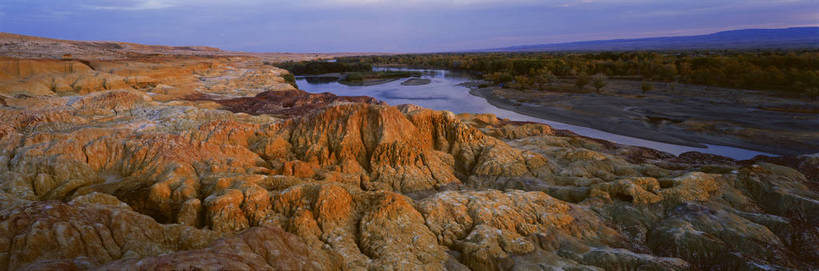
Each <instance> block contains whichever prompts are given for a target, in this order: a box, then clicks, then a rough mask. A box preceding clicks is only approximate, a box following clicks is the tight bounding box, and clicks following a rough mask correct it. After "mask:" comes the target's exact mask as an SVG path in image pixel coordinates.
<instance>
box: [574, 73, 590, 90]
mask: <svg viewBox="0 0 819 271" xmlns="http://www.w3.org/2000/svg"><path fill="white" fill-rule="evenodd" d="M589 82H591V77H590V76H589V75H588V74H586V73H585V72H581V73H580V74H578V75H577V80H575V81H574V86H576V87H577V89H581V90H582V89H583V88H584V87H586V85H588V84H589Z"/></svg>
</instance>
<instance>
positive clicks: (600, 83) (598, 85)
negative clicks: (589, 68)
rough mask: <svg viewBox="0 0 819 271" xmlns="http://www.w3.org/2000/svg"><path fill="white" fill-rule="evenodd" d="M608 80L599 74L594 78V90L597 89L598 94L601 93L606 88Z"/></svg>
mask: <svg viewBox="0 0 819 271" xmlns="http://www.w3.org/2000/svg"><path fill="white" fill-rule="evenodd" d="M608 79H609V78H608V77H607V76H606V75H605V74H602V73H598V74H595V75H594V76H592V85H593V86H594V89H596V90H597V92H598V93H599V92H600V89H602V88H603V87H605V86H606V80H608Z"/></svg>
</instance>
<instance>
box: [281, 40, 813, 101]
mask: <svg viewBox="0 0 819 271" xmlns="http://www.w3.org/2000/svg"><path fill="white" fill-rule="evenodd" d="M337 63H338V64H336V65H338V66H340V67H348V68H349V67H361V68H364V67H366V66H367V65H402V66H411V67H418V68H446V69H452V70H465V71H471V72H475V73H478V74H481V75H483V76H484V78H485V79H487V80H489V81H493V82H495V83H504V84H508V85H510V86H514V87H519V88H538V86H539V85H541V84H545V83H549V82H550V81H552V80H556V79H557V78H564V79H565V78H578V80H585V81H591V82H593V81H594V80H596V79H593V78H613V79H632V80H647V81H660V82H680V83H688V84H699V85H707V86H718V87H727V88H740V89H755V90H772V91H776V92H777V93H778V94H781V95H785V96H807V97H816V96H819V51H816V50H809V51H685V52H600V53H450V54H418V55H388V56H367V57H347V58H341V59H339V60H338V62H337ZM306 65H307V66H309V64H306ZM296 67H297V68H300V66H296ZM291 71H293V72H296V73H297V74H298V72H300V70H291ZM595 76H596V77H595ZM579 83H585V82H579Z"/></svg>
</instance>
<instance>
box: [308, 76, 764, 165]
mask: <svg viewBox="0 0 819 271" xmlns="http://www.w3.org/2000/svg"><path fill="white" fill-rule="evenodd" d="M374 70H376V71H384V70H401V71H420V72H423V76H422V78H424V79H429V80H431V82H430V83H429V84H427V85H421V86H404V85H401V83H402V82H404V81H405V80H406V79H401V80H396V81H392V82H389V83H384V84H379V85H374V86H347V85H344V84H341V83H338V82H335V81H329V82H328V81H326V80H316V79H310V80H309V81H308V78H305V77H297V78H296V83H297V84H298V86H299V88H300V89H302V90H304V91H307V92H311V93H321V92H330V93H333V94H336V95H344V96H370V97H374V98H376V99H379V100H381V101H384V102H386V103H388V104H390V105H399V104H416V105H420V106H423V107H426V108H430V109H435V110H447V111H451V112H454V113H492V114H495V115H497V116H498V117H500V118H508V119H511V120H515V121H531V122H539V123H544V124H548V125H550V126H552V127H554V128H555V129H565V130H570V131H572V132H575V133H577V134H579V135H583V136H587V137H593V138H600V139H604V140H608V141H611V142H616V143H620V144H626V145H633V146H642V147H648V148H652V149H656V150H660V151H664V152H668V153H672V154H675V155H679V154H681V153H684V152H689V151H698V152H702V153H711V154H717V155H722V156H726V157H731V158H734V159H740V160H742V159H750V158H752V157H754V156H756V155H760V154H763V155H771V154H766V153H762V152H757V151H752V150H746V149H741V148H734V147H728V146H719V145H708V144H706V146H708V147H707V148H697V147H690V146H682V145H675V144H668V143H663V142H657V141H652V140H646V139H641V138H635V137H630V136H624V135H618V134H612V133H609V132H605V131H601V130H597V129H592V128H588V127H581V126H576V125H571V124H566V123H561V122H556V121H550V120H545V119H540V118H535V117H530V116H526V115H522V114H518V113H515V112H512V111H509V110H504V109H500V108H497V107H495V106H493V105H491V104H489V103H488V102H487V101H486V99H484V98H481V97H477V96H473V95H472V94H469V88H467V87H464V86H462V85H461V84H463V83H466V82H469V81H472V80H474V79H473V78H472V77H470V76H469V75H468V74H464V73H459V72H454V71H447V70H420V69H408V68H383V67H377V68H374Z"/></svg>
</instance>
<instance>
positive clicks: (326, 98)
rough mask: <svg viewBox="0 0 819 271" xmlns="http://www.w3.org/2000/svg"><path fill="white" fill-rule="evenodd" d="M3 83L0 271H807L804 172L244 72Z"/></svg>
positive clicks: (791, 163) (50, 69)
mask: <svg viewBox="0 0 819 271" xmlns="http://www.w3.org/2000/svg"><path fill="white" fill-rule="evenodd" d="M3 61H10V62H3V63H5V64H3V65H6V66H2V65H0V69H3V71H7V70H8V69H12V68H9V67H13V65H15V64H13V62H14V61H15V60H14V59H12V60H3ZM9 63H12V64H9ZM21 63H25V64H21V65H22V66H21V67H28V68H26V69H22V70H24V71H25V72H22V70H21V72H20V73H19V74H16V75H7V74H8V73H5V72H4V73H3V74H4V76H5V77H3V78H0V80H2V86H0V119H2V120H3V121H2V122H0V191H1V193H0V269H7V270H16V269H36V270H56V269H78V270H85V269H102V270H120V269H134V270H158V269H159V270H177V269H225V270H234V269H274V270H279V269H283V270H338V269H345V270H363V269H372V270H396V269H397V270H419V269H420V270H469V269H473V270H532V269H535V270H553V269H554V270H558V269H574V270H637V269H640V270H697V269H740V270H752V269H764V268H773V269H796V270H799V269H802V270H804V269H812V268H819V266H817V262H819V253H817V251H819V246H818V245H817V244H819V229H817V225H819V221H817V217H819V213H818V212H819V195H817V187H819V186H817V180H816V179H815V178H816V173H815V172H816V171H815V168H814V167H812V166H811V165H815V164H816V159H815V155H814V156H802V157H793V158H788V159H785V158H782V159H767V160H765V159H761V158H760V159H758V160H757V161H733V160H730V159H727V158H719V159H717V158H715V157H711V158H709V159H700V158H697V157H699V156H696V155H693V154H689V155H686V156H685V157H674V156H673V155H670V154H665V153H661V152H657V151H654V150H649V149H644V148H635V147H628V146H621V145H617V144H613V143H609V142H605V141H601V140H595V139H589V138H584V137H580V136H576V135H574V134H572V133H570V132H567V131H559V130H553V129H552V128H551V127H548V126H546V125H540V124H533V123H518V122H511V121H508V120H503V119H498V118H496V117H495V116H493V115H486V114H481V115H470V114H461V115H455V114H452V113H449V112H443V111H433V110H429V109H424V108H420V107H417V106H413V105H401V106H392V105H387V104H383V103H381V102H379V101H376V100H374V99H372V98H368V97H338V96H335V95H332V94H308V93H305V92H302V91H299V90H296V89H295V88H294V87H293V86H292V85H290V84H288V83H286V82H285V80H284V79H283V78H282V77H281V76H282V75H283V74H286V71H283V70H280V69H278V68H275V67H272V66H269V65H264V64H262V63H261V61H259V60H257V59H254V58H250V57H241V58H238V57H237V58H219V57H166V58H147V59H129V60H116V61H115V60H110V61H101V62H100V63H96V62H90V63H83V62H76V63H75V62H65V61H62V62H61V61H57V60H47V61H46V60H23V62H21ZM67 63H73V64H72V65H74V66H73V70H69V71H66V70H64V68H65V65H66V64H67ZM51 82H54V83H53V84H52V83H51ZM72 85H73V86H72Z"/></svg>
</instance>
